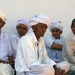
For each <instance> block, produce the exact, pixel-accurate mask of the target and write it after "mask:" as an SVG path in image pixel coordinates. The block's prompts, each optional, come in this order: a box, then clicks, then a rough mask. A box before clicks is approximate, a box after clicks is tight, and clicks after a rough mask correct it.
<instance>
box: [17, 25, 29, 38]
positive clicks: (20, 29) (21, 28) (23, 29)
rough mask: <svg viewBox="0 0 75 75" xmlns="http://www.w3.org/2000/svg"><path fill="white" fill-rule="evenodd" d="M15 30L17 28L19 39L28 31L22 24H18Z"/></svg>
mask: <svg viewBox="0 0 75 75" xmlns="http://www.w3.org/2000/svg"><path fill="white" fill-rule="evenodd" d="M16 28H17V32H18V34H19V36H20V37H22V36H24V35H25V34H26V33H27V31H28V29H27V26H26V25H24V24H20V25H19V26H17V27H16Z"/></svg>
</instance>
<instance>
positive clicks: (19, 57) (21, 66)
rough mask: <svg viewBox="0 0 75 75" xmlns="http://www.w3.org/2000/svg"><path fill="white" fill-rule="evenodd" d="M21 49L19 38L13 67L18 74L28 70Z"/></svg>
mask: <svg viewBox="0 0 75 75" xmlns="http://www.w3.org/2000/svg"><path fill="white" fill-rule="evenodd" d="M22 50H23V48H22V45H21V42H20V40H19V42H18V48H17V54H16V59H15V69H16V71H17V74H19V75H21V74H23V73H24V72H25V71H29V69H28V68H27V66H26V61H25V58H24V55H23V51H22Z"/></svg>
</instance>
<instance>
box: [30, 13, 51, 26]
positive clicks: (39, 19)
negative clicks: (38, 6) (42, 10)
mask: <svg viewBox="0 0 75 75" xmlns="http://www.w3.org/2000/svg"><path fill="white" fill-rule="evenodd" d="M38 23H44V24H46V25H47V26H48V27H49V26H50V20H49V18H48V17H47V16H46V15H43V14H36V15H34V16H32V17H31V18H30V20H29V25H30V26H33V25H36V24H38Z"/></svg>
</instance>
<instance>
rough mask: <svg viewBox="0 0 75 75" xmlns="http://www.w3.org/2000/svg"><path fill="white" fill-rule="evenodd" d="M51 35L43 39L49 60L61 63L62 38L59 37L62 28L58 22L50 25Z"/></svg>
mask: <svg viewBox="0 0 75 75" xmlns="http://www.w3.org/2000/svg"><path fill="white" fill-rule="evenodd" d="M50 31H51V33H52V34H51V35H49V36H48V37H47V38H46V39H45V46H46V50H47V54H48V56H49V58H51V59H52V60H54V61H55V62H61V61H62V60H63V58H62V41H63V39H64V36H61V34H62V32H63V27H62V25H61V23H59V22H53V23H51V25H50Z"/></svg>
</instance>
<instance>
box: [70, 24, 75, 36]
mask: <svg viewBox="0 0 75 75" xmlns="http://www.w3.org/2000/svg"><path fill="white" fill-rule="evenodd" d="M71 30H72V32H73V34H74V35H75V23H74V25H73V26H71Z"/></svg>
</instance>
